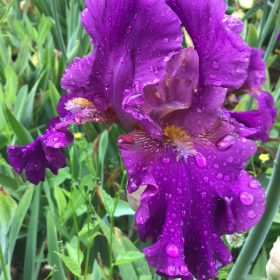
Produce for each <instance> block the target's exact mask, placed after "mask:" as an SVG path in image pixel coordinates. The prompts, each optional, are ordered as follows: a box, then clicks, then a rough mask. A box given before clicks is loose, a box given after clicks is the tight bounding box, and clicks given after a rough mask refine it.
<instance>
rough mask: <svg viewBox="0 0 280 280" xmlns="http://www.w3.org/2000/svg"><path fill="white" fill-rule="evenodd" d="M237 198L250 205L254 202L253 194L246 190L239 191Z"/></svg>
mask: <svg viewBox="0 0 280 280" xmlns="http://www.w3.org/2000/svg"><path fill="white" fill-rule="evenodd" d="M239 198H240V201H241V202H242V203H243V204H244V205H252V204H253V202H254V196H253V195H252V194H250V193H248V192H241V193H240V195H239Z"/></svg>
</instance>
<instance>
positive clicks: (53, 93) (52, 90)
mask: <svg viewBox="0 0 280 280" xmlns="http://www.w3.org/2000/svg"><path fill="white" fill-rule="evenodd" d="M49 95H50V100H51V104H52V109H53V114H54V115H57V108H56V107H57V103H58V101H59V98H60V94H59V92H58V90H57V88H56V87H55V85H54V83H53V82H52V81H49Z"/></svg>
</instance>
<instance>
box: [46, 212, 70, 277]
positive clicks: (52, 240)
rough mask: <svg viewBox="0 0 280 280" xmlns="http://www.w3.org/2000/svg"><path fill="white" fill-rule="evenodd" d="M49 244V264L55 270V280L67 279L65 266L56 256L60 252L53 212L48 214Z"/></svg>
mask: <svg viewBox="0 0 280 280" xmlns="http://www.w3.org/2000/svg"><path fill="white" fill-rule="evenodd" d="M47 242H48V261H49V264H50V265H51V266H52V267H54V268H55V271H54V273H53V276H52V277H53V280H64V279H66V277H65V274H64V270H63V266H62V263H61V260H60V258H59V256H58V255H57V254H56V252H58V240H57V231H56V225H55V223H54V218H53V217H52V215H51V212H50V211H48V212H47Z"/></svg>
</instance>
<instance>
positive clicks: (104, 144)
mask: <svg viewBox="0 0 280 280" xmlns="http://www.w3.org/2000/svg"><path fill="white" fill-rule="evenodd" d="M108 142H109V133H108V131H107V130H105V131H104V132H103V133H102V134H101V137H100V141H99V146H98V161H99V165H100V178H101V185H103V181H104V160H105V155H106V152H107V149H108Z"/></svg>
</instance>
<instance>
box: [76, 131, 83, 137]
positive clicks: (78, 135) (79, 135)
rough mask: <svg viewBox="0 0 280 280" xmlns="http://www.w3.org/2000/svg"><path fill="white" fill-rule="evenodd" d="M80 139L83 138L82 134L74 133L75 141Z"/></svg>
mask: <svg viewBox="0 0 280 280" xmlns="http://www.w3.org/2000/svg"><path fill="white" fill-rule="evenodd" d="M82 137H83V134H82V133H81V132H77V133H74V138H75V139H81V138H82Z"/></svg>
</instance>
